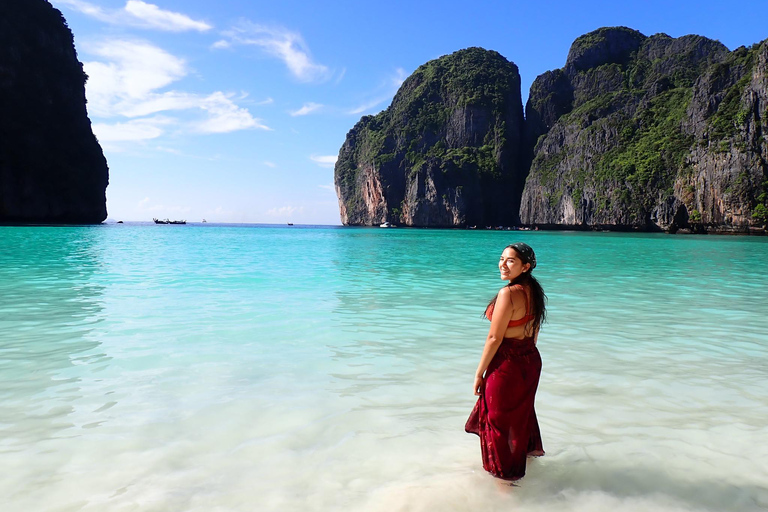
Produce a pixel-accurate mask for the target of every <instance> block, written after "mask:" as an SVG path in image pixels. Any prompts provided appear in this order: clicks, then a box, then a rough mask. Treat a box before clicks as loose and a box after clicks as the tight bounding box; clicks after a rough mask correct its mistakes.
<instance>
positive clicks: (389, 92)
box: [347, 68, 408, 115]
mask: <svg viewBox="0 0 768 512" xmlns="http://www.w3.org/2000/svg"><path fill="white" fill-rule="evenodd" d="M406 78H408V73H406V71H405V70H404V69H403V68H397V69H396V70H395V73H394V75H392V76H390V77H388V78H387V79H386V80H385V81H384V82H383V83H382V84H381V85H379V87H378V88H377V89H376V90H375V91H374V92H373V93H372V96H374V97H373V98H372V99H369V100H366V101H363V102H362V103H361V104H360V105H358V106H356V107H353V108H351V109H349V110H347V114H350V115H354V114H362V113H363V112H370V111H372V110H373V109H374V108H375V107H378V106H379V105H381V104H382V103H384V102H387V101H391V100H392V98H393V97H394V96H395V93H396V92H397V90H398V89H399V88H400V86H401V85H403V82H404V81H405V79H406ZM378 110H381V109H378Z"/></svg>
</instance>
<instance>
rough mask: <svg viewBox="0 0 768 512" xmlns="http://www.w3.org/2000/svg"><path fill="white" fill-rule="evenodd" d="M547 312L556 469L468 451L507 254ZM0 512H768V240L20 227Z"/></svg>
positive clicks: (2, 333) (2, 294)
mask: <svg viewBox="0 0 768 512" xmlns="http://www.w3.org/2000/svg"><path fill="white" fill-rule="evenodd" d="M516 240H522V241H525V242H528V243H529V244H531V245H532V246H533V247H534V248H535V249H536V251H537V254H538V259H539V267H538V268H537V269H536V274H537V275H538V277H539V279H540V281H541V282H542V284H543V285H544V287H545V290H546V291H547V293H548V295H549V315H550V316H549V323H548V324H546V325H545V327H544V328H543V330H542V332H541V335H540V337H539V348H540V351H541V353H542V358H543V361H544V369H543V373H542V379H541V384H540V387H539V393H538V395H537V412H538V416H539V421H540V423H541V429H542V436H543V440H544V448H545V450H546V451H547V454H546V456H545V457H542V458H539V459H535V460H531V461H530V463H529V466H528V474H527V476H526V477H525V478H524V479H523V480H522V481H521V482H520V483H519V485H518V486H516V487H510V486H506V485H502V484H500V483H499V482H497V481H495V480H494V479H493V478H492V477H490V476H488V475H487V474H486V473H484V471H483V470H482V467H481V463H480V447H479V440H478V438H477V437H476V436H473V435H469V434H465V433H464V431H463V426H464V422H465V420H466V418H467V416H468V414H469V412H470V410H471V408H472V406H473V404H474V402H475V397H474V396H473V394H472V389H471V387H472V377H473V374H474V370H475V368H476V365H477V362H478V359H479V357H480V352H481V349H482V345H483V342H484V339H485V335H486V332H487V329H488V323H487V322H486V321H484V320H483V319H482V318H481V313H482V311H483V307H484V305H485V304H486V303H487V301H488V299H489V298H490V297H492V296H493V294H494V293H495V292H496V290H497V289H498V288H499V287H500V286H501V284H502V283H501V281H499V280H498V272H497V268H496V264H497V260H498V256H499V253H500V251H501V250H502V248H503V247H504V246H505V245H506V244H507V243H509V242H510V241H516ZM0 470H1V474H2V478H0V503H2V506H1V507H0V508H1V509H2V510H3V511H4V512H15V511H20V512H48V511H51V512H53V511H56V512H64V511H79V510H83V511H99V512H101V511H142V512H145V511H158V512H159V511H195V512H196V511H200V512H203V511H204V512H213V511H336V510H343V511H425V512H426V511H476V510H482V511H495V510H515V511H584V512H587V511H589V512H592V511H598V512H600V511H648V510H653V511H654V512H660V511H661V512H667V511H713V512H714V511H744V512H749V511H757V510H765V509H766V508H768V238H754V237H718V236H702V237H700V236H667V235H648V234H611V233H558V232H496V231H491V232H488V231H439V230H419V229H410V230H406V229H389V230H385V229H378V228H377V229H355V228H329V227H328V228H322V227H314V228H310V227H301V226H294V227H292V228H288V227H244V226H230V227H226V226H212V225H205V226H202V225H198V226H195V225H187V226H154V225H109V226H93V227H63V228H54V227H2V228H0Z"/></svg>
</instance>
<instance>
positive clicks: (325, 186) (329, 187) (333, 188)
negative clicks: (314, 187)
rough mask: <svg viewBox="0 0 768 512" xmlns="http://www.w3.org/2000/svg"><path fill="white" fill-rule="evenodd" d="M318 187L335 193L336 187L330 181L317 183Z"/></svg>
mask: <svg viewBox="0 0 768 512" xmlns="http://www.w3.org/2000/svg"><path fill="white" fill-rule="evenodd" d="M318 187H320V188H322V189H325V190H330V191H331V192H333V193H334V194H335V193H336V187H335V186H334V185H333V183H331V184H329V185H318Z"/></svg>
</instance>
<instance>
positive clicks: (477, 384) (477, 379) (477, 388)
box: [474, 375, 484, 396]
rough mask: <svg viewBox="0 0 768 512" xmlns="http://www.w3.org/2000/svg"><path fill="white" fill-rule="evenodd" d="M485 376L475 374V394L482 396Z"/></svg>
mask: <svg viewBox="0 0 768 512" xmlns="http://www.w3.org/2000/svg"><path fill="white" fill-rule="evenodd" d="M483 382H484V379H483V376H482V375H475V387H474V389H475V396H480V390H481V389H482V388H483Z"/></svg>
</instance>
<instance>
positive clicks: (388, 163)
mask: <svg viewBox="0 0 768 512" xmlns="http://www.w3.org/2000/svg"><path fill="white" fill-rule="evenodd" d="M522 123H523V115H522V105H521V103H520V76H519V74H518V71H517V66H515V65H514V64H513V63H511V62H509V61H507V60H506V59H505V58H504V57H502V56H501V55H500V54H498V53H497V52H493V51H487V50H484V49H482V48H468V49H465V50H460V51H458V52H455V53H453V54H451V55H447V56H444V57H441V58H439V59H436V60H433V61H430V62H428V63H426V64H424V65H422V66H420V67H419V68H418V69H417V70H416V71H414V73H413V74H412V75H411V76H409V77H408V78H407V79H406V80H405V82H404V83H403V85H402V86H401V87H400V89H399V91H398V92H397V94H396V95H395V97H394V99H393V101H392V104H391V105H390V106H389V107H388V108H387V109H386V110H384V111H383V112H381V113H379V114H377V115H375V116H365V117H363V118H362V119H361V120H360V122H359V123H358V124H357V125H356V126H355V127H354V128H353V129H352V130H351V131H350V132H349V134H348V136H347V141H346V142H345V144H344V147H342V150H341V152H340V154H339V159H338V161H337V164H336V169H335V174H336V178H335V179H336V183H337V185H339V187H340V200H341V201H342V202H343V204H344V205H345V206H346V209H347V211H348V212H356V211H360V210H361V208H362V207H363V206H364V202H365V199H364V198H362V197H360V193H361V185H360V182H361V179H362V177H361V176H362V175H361V172H362V171H363V169H369V170H370V171H371V172H372V173H374V174H375V175H376V176H377V179H378V178H380V179H381V184H382V187H383V190H385V191H386V192H387V197H386V198H385V200H386V205H383V208H384V210H385V211H387V212H389V213H392V214H394V212H397V214H398V216H399V215H401V214H404V212H406V211H410V209H409V208H408V204H403V202H404V201H405V202H406V203H408V202H409V201H410V202H411V203H412V202H413V200H414V198H413V197H411V198H410V199H407V198H406V197H405V196H406V193H407V191H408V187H409V184H410V183H412V182H413V181H414V180H416V179H417V177H418V176H419V175H421V174H422V173H435V172H437V173H439V174H442V175H444V176H445V179H444V180H443V181H444V186H445V187H449V188H450V189H451V190H453V192H450V191H446V192H445V193H444V194H441V195H440V197H445V198H446V199H445V201H448V202H450V201H449V200H448V199H449V198H451V197H457V195H456V193H455V191H456V190H461V189H459V188H457V187H460V186H461V184H462V183H466V182H476V183H478V184H479V185H478V186H480V187H481V188H482V187H491V186H493V185H492V184H493V183H494V182H497V181H499V180H502V181H505V180H506V181H507V182H510V183H511V182H512V181H513V179H512V178H511V177H510V175H511V173H512V172H513V171H514V170H515V169H516V168H517V167H518V162H517V154H518V152H519V151H520V140H519V138H520V136H521V134H522ZM420 193H423V192H420ZM416 200H419V199H418V198H416ZM478 200H482V198H478ZM445 201H444V202H445ZM462 204H463V203H462ZM411 206H413V205H411ZM454 206H455V207H456V208H460V207H461V205H458V206H456V205H454ZM446 207H453V206H446ZM368 210H370V208H368ZM460 216H461V215H460V214H459V217H460ZM387 218H388V219H389V217H387ZM390 220H394V221H396V222H401V221H404V222H407V219H400V218H392V219H390ZM498 220H499V219H490V218H489V219H485V218H483V216H482V215H480V217H479V218H478V222H486V221H487V222H493V221H498ZM366 222H367V221H366ZM372 222H373V221H372Z"/></svg>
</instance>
